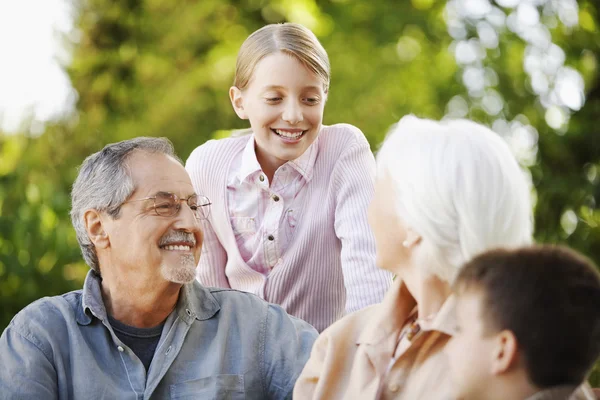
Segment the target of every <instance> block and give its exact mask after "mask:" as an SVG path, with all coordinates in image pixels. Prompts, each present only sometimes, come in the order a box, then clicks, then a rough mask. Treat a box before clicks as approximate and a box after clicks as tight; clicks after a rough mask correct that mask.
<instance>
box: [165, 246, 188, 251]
mask: <svg viewBox="0 0 600 400" xmlns="http://www.w3.org/2000/svg"><path fill="white" fill-rule="evenodd" d="M165 250H177V251H190V246H165Z"/></svg>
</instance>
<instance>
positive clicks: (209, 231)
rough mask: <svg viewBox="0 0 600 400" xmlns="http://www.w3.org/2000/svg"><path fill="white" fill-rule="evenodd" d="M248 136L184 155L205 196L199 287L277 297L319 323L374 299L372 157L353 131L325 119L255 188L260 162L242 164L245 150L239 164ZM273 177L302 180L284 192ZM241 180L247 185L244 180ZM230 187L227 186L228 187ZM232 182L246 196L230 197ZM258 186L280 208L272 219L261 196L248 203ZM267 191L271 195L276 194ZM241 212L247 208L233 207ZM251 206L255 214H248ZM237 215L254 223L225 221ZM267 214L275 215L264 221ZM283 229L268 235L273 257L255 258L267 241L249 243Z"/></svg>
mask: <svg viewBox="0 0 600 400" xmlns="http://www.w3.org/2000/svg"><path fill="white" fill-rule="evenodd" d="M252 141H253V136H251V135H248V136H242V137H238V138H227V139H221V140H211V141H208V142H206V143H205V144H203V145H202V146H199V147H198V148H196V149H195V150H194V151H193V152H192V154H191V155H190V157H189V159H188V160H187V163H186V169H187V171H188V173H189V174H190V176H191V179H192V184H193V185H194V188H195V190H196V191H197V192H198V193H200V194H203V195H206V196H208V198H209V199H210V200H211V201H212V203H213V205H212V206H211V208H212V210H211V214H210V217H209V220H208V221H204V222H203V228H204V243H203V247H202V256H201V257H200V264H199V265H198V279H199V281H200V282H201V283H202V284H204V285H206V286H218V287H231V288H234V289H240V290H244V291H247V292H251V293H255V294H257V295H258V296H260V297H261V298H263V299H265V300H267V301H269V302H272V303H276V304H281V305H282V306H283V307H284V308H285V309H286V311H287V312H289V313H290V314H292V315H295V316H297V317H300V318H302V319H304V320H306V321H308V322H309V323H310V324H312V325H313V326H315V328H317V329H318V330H319V331H322V330H323V329H325V328H326V327H328V326H329V325H331V324H332V323H333V322H335V321H336V320H338V319H339V318H341V317H342V316H343V315H344V314H345V313H347V312H353V311H356V310H359V309H361V308H364V307H366V306H368V305H371V304H374V303H379V302H380V301H381V300H382V299H383V296H384V294H385V292H386V290H387V288H388V287H389V286H390V283H391V275H390V274H389V273H387V272H385V271H383V270H380V269H379V268H377V267H376V266H375V243H374V238H373V235H372V233H371V230H370V228H369V225H368V222H367V207H368V205H369V202H370V201H371V198H372V196H373V191H374V189H373V180H374V172H375V160H374V158H373V154H372V153H371V150H370V148H369V144H368V142H367V140H366V139H365V137H364V135H363V134H362V132H361V131H360V130H359V129H357V128H355V127H353V126H351V125H347V124H338V125H333V126H324V127H323V128H322V131H321V133H320V135H319V139H318V141H317V142H315V143H316V144H315V145H314V146H311V147H310V148H309V149H308V150H307V152H305V154H304V155H303V156H301V157H300V158H299V159H297V160H294V161H292V162H288V163H286V164H284V165H283V166H282V167H280V170H282V171H281V176H278V174H279V170H278V171H277V173H276V174H275V176H274V179H273V182H272V183H271V187H268V186H266V187H264V186H260V184H258V185H259V186H258V187H256V186H255V185H256V184H257V182H256V181H255V180H253V179H252V177H254V176H256V177H257V178H258V182H261V181H260V175H261V174H262V171H259V170H255V168H248V169H247V170H245V169H243V167H242V166H243V165H252V162H251V158H250V159H249V160H250V161H248V164H245V163H244V154H245V149H247V148H248V146H251V145H249V144H248V143H249V142H252ZM252 150H253V147H252ZM309 152H314V160H311V157H312V155H311V153H309ZM305 156H306V157H307V158H306V159H305V158H304V157H305ZM254 158H255V156H254ZM309 165H312V171H308V175H307V174H302V173H298V174H295V173H294V172H291V175H290V176H289V177H286V176H285V175H286V171H284V170H283V168H284V167H285V168H286V169H290V168H291V169H293V170H295V172H299V171H298V169H301V168H303V166H304V167H307V166H309ZM254 167H256V165H254ZM296 167H298V168H296ZM245 172H250V173H249V175H246V174H245ZM304 172H305V173H306V172H307V171H304ZM240 173H241V175H242V176H243V178H244V180H243V183H242V184H241V185H238V186H235V184H234V182H235V180H232V177H235V176H236V175H237V178H239V177H240ZM288 173H290V172H289V171H288ZM255 174H256V175H255ZM250 176H252V177H250ZM307 176H308V177H309V179H306V178H307ZM248 177H250V179H249V180H248V179H247V178H248ZM265 178H266V177H265ZM278 178H282V179H281V184H283V185H285V184H286V183H289V182H295V180H296V179H297V180H298V185H299V186H301V187H297V188H295V189H294V188H290V193H287V192H286V194H285V195H284V194H283V192H280V188H279V187H278V186H277V183H276V181H278ZM265 181H266V179H265ZM238 183H239V179H238ZM246 183H247V184H248V187H246V186H244V185H245V184H246ZM250 186H254V189H251V188H250ZM231 187H233V188H234V190H233V191H231V190H229V188H231ZM238 189H239V190H240V191H241V193H244V192H245V193H246V194H249V195H251V196H253V197H254V199H252V198H250V199H246V200H242V199H241V198H240V200H239V201H238V200H235V199H236V198H238V196H237V195H238V194H240V195H241V193H237V191H238ZM263 192H266V200H267V202H266V203H268V202H269V201H270V202H271V204H272V203H281V209H280V210H279V211H276V210H271V211H273V215H275V216H279V219H278V220H277V218H274V217H271V216H270V215H269V205H266V206H262V207H263V209H264V210H265V213H264V215H261V216H260V217H257V215H258V213H260V212H261V206H256V204H257V203H260V201H261V200H256V198H257V197H261V196H263V195H264V194H263ZM273 192H275V193H276V194H273ZM284 192H285V190H284ZM294 192H297V194H300V198H299V199H298V200H299V201H298V202H297V203H296V201H295V200H294V199H292V196H293V195H294V194H293V193H294ZM236 193H237V194H236ZM252 193H254V194H252ZM259 194H260V195H259ZM274 195H277V196H278V197H279V200H278V201H275V200H274V198H273V196H274ZM288 195H289V196H288ZM232 198H233V203H231V204H230V201H231V199H232ZM245 202H247V204H246V203H245ZM288 205H289V207H292V210H293V213H294V216H293V225H294V226H293V227H292V226H291V225H292V224H290V223H289V222H286V212H285V211H286V210H287V209H288ZM297 206H299V207H297ZM241 211H244V213H245V212H246V211H248V212H250V213H249V214H244V213H242V214H236V213H238V212H241ZM251 212H254V213H256V214H255V215H254V216H252V214H251ZM238 216H241V217H242V218H255V221H254V226H252V222H248V221H249V220H245V221H244V220H239V221H235V222H232V218H237V217H238ZM256 218H259V219H260V221H261V222H260V224H257V222H256ZM269 218H272V219H274V220H273V221H270V220H269V221H266V220H267V219H269ZM282 219H283V220H282ZM286 223H288V225H289V226H286V225H285V224H286ZM232 225H235V226H236V227H235V228H236V230H237V231H238V232H239V231H240V229H242V230H243V229H246V228H248V229H249V230H253V229H254V230H255V231H258V232H259V235H257V236H261V235H262V236H261V237H260V238H257V239H256V241H257V242H252V240H251V239H249V236H248V237H246V238H244V237H240V235H237V237H236V233H235V230H234V226H232ZM282 225H283V228H282ZM290 228H291V229H290ZM287 233H289V237H286V238H285V240H284V241H281V240H280V241H279V242H277V244H276V250H277V254H276V255H277V257H276V261H277V262H276V263H274V264H273V265H267V264H269V263H268V262H267V263H262V261H260V258H261V257H264V259H265V260H272V259H275V256H272V255H270V254H269V251H270V249H266V250H261V251H255V248H256V246H260V244H262V243H264V242H268V241H270V240H269V236H270V235H272V236H273V239H275V235H276V234H277V235H278V236H281V235H287ZM264 235H266V240H265V238H264ZM240 239H241V240H240ZM272 241H275V240H272ZM238 243H241V247H242V248H240V246H239V245H238ZM257 243H258V244H257ZM282 246H283V247H282ZM261 252H262V254H261V255H259V256H257V257H255V256H256V255H257V254H259V253H261ZM253 257H254V258H255V260H254V261H255V264H254V265H255V266H254V267H253V266H252V265H251V264H252V263H253ZM261 263H262V264H261ZM256 266H258V267H256ZM271 267H272V268H271Z"/></svg>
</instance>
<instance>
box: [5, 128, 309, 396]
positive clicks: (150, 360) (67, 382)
mask: <svg viewBox="0 0 600 400" xmlns="http://www.w3.org/2000/svg"><path fill="white" fill-rule="evenodd" d="M72 206H73V208H72V211H71V217H72V220H73V225H74V227H75V230H76V232H77V239H78V241H79V244H80V246H81V250H82V252H83V257H84V258H85V260H86V262H87V263H88V264H89V265H90V267H91V270H90V272H89V273H88V275H87V278H86V280H85V283H84V287H83V290H77V291H74V292H71V293H67V294H64V295H62V296H56V297H50V298H44V299H41V300H38V301H36V302H35V303H33V304H31V305H29V306H28V307H26V308H25V309H24V310H22V311H21V312H20V313H19V314H17V316H16V317H15V318H14V319H13V320H12V322H11V323H10V325H9V326H8V327H7V328H6V330H5V331H4V333H3V334H2V337H1V338H0V398H2V399H4V398H10V399H14V398H22V399H96V398H106V399H117V398H118V399H167V398H173V399H175V398H203V399H204V398H207V399H208V398H210V399H213V398H218V399H220V398H228V399H238V398H239V399H242V398H246V399H266V398H273V399H280V398H291V393H292V389H293V387H294V382H295V380H296V378H297V376H298V375H299V373H300V371H301V369H302V367H303V365H304V363H305V362H306V360H307V358H308V355H309V352H310V349H311V347H312V344H313V341H314V340H315V338H316V335H317V333H316V331H315V330H314V329H313V328H312V327H311V326H310V325H308V324H307V323H305V322H304V321H301V320H299V319H297V318H294V317H291V316H289V315H287V314H286V313H285V312H284V311H283V310H282V309H281V308H280V307H278V306H276V305H272V304H268V303H266V302H264V301H262V300H260V299H259V298H258V297H256V296H254V295H252V294H248V293H244V292H239V291H235V290H227V289H214V288H205V287H202V286H201V285H200V284H199V283H197V282H196V281H195V280H194V277H195V267H196V265H197V263H198V258H199V257H200V252H201V248H202V232H201V230H200V228H199V226H200V224H199V221H198V219H202V218H205V217H206V215H207V214H208V212H209V207H210V202H209V200H208V199H207V198H206V197H203V196H201V195H200V194H197V193H194V190H193V187H192V183H191V181H190V178H189V177H188V175H187V173H186V171H185V169H184V168H183V166H182V164H181V161H180V160H179V159H178V158H177V157H176V156H175V154H174V152H173V147H172V146H171V144H170V142H169V141H167V140H166V139H154V138H137V139H133V140H127V141H124V142H120V143H116V144H111V145H108V146H106V147H105V148H104V149H103V150H102V151H100V152H98V153H96V154H93V155H91V156H90V157H88V158H87V159H86V160H85V161H84V163H83V165H82V167H81V170H80V172H79V176H78V177H77V180H76V181H75V184H74V186H73V192H72Z"/></svg>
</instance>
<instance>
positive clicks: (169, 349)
mask: <svg viewBox="0 0 600 400" xmlns="http://www.w3.org/2000/svg"><path fill="white" fill-rule="evenodd" d="M172 348H173V346H169V348H168V349H167V351H166V353H165V355H168V354H169V353H170V352H171V349H172Z"/></svg>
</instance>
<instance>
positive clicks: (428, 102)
mask: <svg viewBox="0 0 600 400" xmlns="http://www.w3.org/2000/svg"><path fill="white" fill-rule="evenodd" d="M445 7H446V2H445V1H441V0H412V1H411V2H408V1H403V2H399V1H394V0H382V1H377V2H372V1H367V0H329V1H327V0H325V1H319V2H317V1H316V0H202V1H192V0H184V1H180V2H173V1H168V0H123V1H118V2H115V1H110V0H86V1H83V2H82V3H81V6H80V10H79V20H78V26H79V28H80V33H81V36H80V39H79V42H78V43H76V46H75V53H74V58H73V63H72V64H71V66H70V67H69V70H68V72H69V74H70V76H71V79H72V83H73V85H74V87H75V89H76V90H77V92H78V94H79V101H78V104H77V115H75V116H73V118H72V119H71V120H69V121H65V122H64V123H62V124H59V125H55V126H50V127H48V129H47V130H46V132H45V133H44V134H42V135H41V136H40V137H37V138H31V137H29V136H28V135H26V134H22V135H13V136H2V135H1V134H0V303H1V304H2V308H1V311H0V329H3V328H4V327H5V326H6V325H7V324H8V322H9V321H10V318H12V316H13V315H14V314H15V313H16V312H18V311H19V310H20V309H21V308H22V307H24V306H25V305H27V304H28V303H30V302H32V301H33V300H35V299H37V298H40V297H42V296H47V295H53V294H58V293H62V292H65V291H68V290H72V289H76V288H79V287H80V286H81V283H82V280H83V277H84V276H85V272H86V271H87V267H86V266H85V265H84V263H83V261H82V258H81V255H80V253H79V248H78V245H77V241H76V239H75V234H74V232H73V229H72V228H71V224H70V220H69V215H68V212H69V207H70V204H69V191H70V187H71V184H72V182H73V180H74V178H75V175H76V171H77V170H76V168H77V166H78V165H80V164H81V162H82V161H83V159H84V158H85V157H86V156H87V155H89V154H91V153H92V152H95V151H97V150H99V149H100V148H101V147H102V146H104V145H105V144H107V143H110V142H115V141H119V140H123V139H128V138H132V137H135V136H141V135H145V136H166V137H168V138H170V139H171V140H172V141H173V143H174V145H175V147H176V149H177V151H178V153H179V155H180V156H181V157H182V158H183V159H185V158H186V157H187V156H188V155H189V153H190V152H191V151H192V150H193V149H194V148H195V147H196V146H198V145H199V144H201V143H203V142H205V141H206V140H208V139H210V138H211V137H213V135H222V133H223V130H227V129H237V128H244V127H246V126H247V125H246V123H245V122H244V121H240V120H239V119H238V118H237V117H236V116H235V114H234V113H233V111H232V109H231V106H230V103H229V98H228V89H229V86H230V85H231V82H232V80H233V71H234V66H235V58H236V54H237V50H238V48H239V46H240V45H241V43H242V42H243V40H244V39H245V38H246V37H247V35H248V34H250V33H251V32H252V31H254V30H255V29H257V28H259V27H261V26H263V25H264V24H266V23H273V22H282V21H294V22H300V23H302V24H304V25H306V26H307V27H309V28H311V29H312V30H313V31H314V32H315V33H316V34H317V36H319V38H320V40H321V41H322V43H323V45H324V47H325V48H326V49H327V51H328V53H329V55H330V59H331V64H332V69H333V75H332V85H331V92H330V96H329V99H328V104H327V106H326V112H325V122H326V123H329V124H332V123H337V122H348V123H351V124H354V125H356V126H358V127H359V128H361V129H362V130H363V131H364V132H365V134H366V135H367V137H368V138H369V141H370V142H371V144H372V146H373V148H374V149H376V148H377V146H378V145H379V143H380V142H381V141H382V140H383V138H384V136H385V134H386V132H387V130H388V129H389V127H390V126H391V125H392V124H393V123H395V122H396V121H397V120H398V119H399V118H400V117H401V116H403V115H405V114H407V113H415V114H417V115H419V116H424V117H432V118H441V117H443V116H444V115H445V114H446V113H447V104H448V102H449V101H450V99H452V98H453V97H454V96H455V95H459V94H460V95H463V98H464V99H466V100H468V101H469V104H470V105H473V104H475V101H474V100H473V99H470V98H469V96H468V95H467V94H466V91H465V88H464V86H463V84H462V82H461V81H462V78H461V76H462V70H461V67H460V66H458V65H457V63H456V62H455V60H454V55H453V53H452V52H451V51H450V50H449V48H450V46H451V43H452V41H453V39H452V37H450V35H449V34H448V31H447V27H446V23H445V20H444V10H445ZM598 18H599V16H598V6H597V4H596V3H595V2H591V1H587V2H586V1H583V2H580V12H579V20H580V26H579V27H578V28H574V29H570V30H568V29H564V28H563V27H562V26H561V25H560V24H558V25H556V27H554V28H552V37H553V40H554V42H555V43H557V44H559V45H560V46H561V47H562V48H563V49H564V50H565V53H566V64H567V65H570V66H571V67H573V68H575V69H577V70H578V71H580V72H581V74H582V76H583V77H584V80H585V84H586V92H587V93H586V96H587V100H586V106H585V107H584V108H583V109H582V110H581V111H579V112H577V113H575V114H574V115H573V116H572V117H571V120H570V125H569V129H568V131H566V132H562V131H560V132H557V131H555V130H553V129H551V128H549V127H548V126H547V125H546V124H545V122H544V109H543V108H542V107H541V105H540V104H539V102H538V101H537V98H536V96H535V95H534V94H532V93H531V90H530V86H529V83H528V78H527V75H526V74H525V73H524V69H523V49H524V43H523V41H522V40H521V39H520V38H518V37H517V36H516V35H514V34H511V33H510V32H508V31H506V32H503V33H502V34H501V36H500V42H499V45H498V48H497V49H494V50H489V51H488V58H487V60H486V65H487V66H489V67H490V68H492V69H493V70H494V71H495V72H496V74H497V76H498V83H497V84H496V86H495V90H496V91H497V92H498V93H500V95H501V96H502V98H503V99H504V101H505V105H504V109H503V111H502V112H503V117H504V118H506V119H507V120H513V119H515V118H521V119H526V120H527V121H528V123H530V124H531V125H532V126H533V127H535V128H536V129H537V132H538V134H539V142H538V152H537V156H536V157H535V158H534V160H533V163H532V164H533V165H531V167H530V171H531V174H532V179H533V183H534V184H535V187H536V196H537V205H536V221H535V222H536V232H537V233H536V235H537V239H538V240H540V241H543V242H561V243H566V244H568V245H570V246H572V247H574V248H576V249H578V250H580V251H582V252H583V253H585V254H587V255H588V256H590V257H591V258H592V259H594V260H595V261H596V263H600V229H598V225H599V224H600V211H599V210H598V208H597V206H596V201H597V200H596V199H598V198H600V197H599V196H600V185H599V182H600V139H598V137H599V136H598V132H597V130H598V128H597V123H596V119H597V116H598V115H600V83H599V82H598V65H597V64H598V60H599V57H600V35H598V26H599V25H598V24H599V19H598ZM467 115H468V117H470V118H473V119H476V120H479V121H482V122H486V123H491V122H492V121H493V120H494V118H492V117H490V116H489V115H487V114H486V113H484V112H483V111H482V110H481V109H480V108H479V109H478V108H477V107H470V108H469V111H468V114H467ZM519 115H520V116H519ZM574 223H576V227H575V229H574V230H573V229H572V227H573V224H574ZM565 227H566V228H567V229H566V230H565ZM592 381H593V382H594V383H595V384H596V385H600V373H598V372H596V373H595V375H593V377H592Z"/></svg>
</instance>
